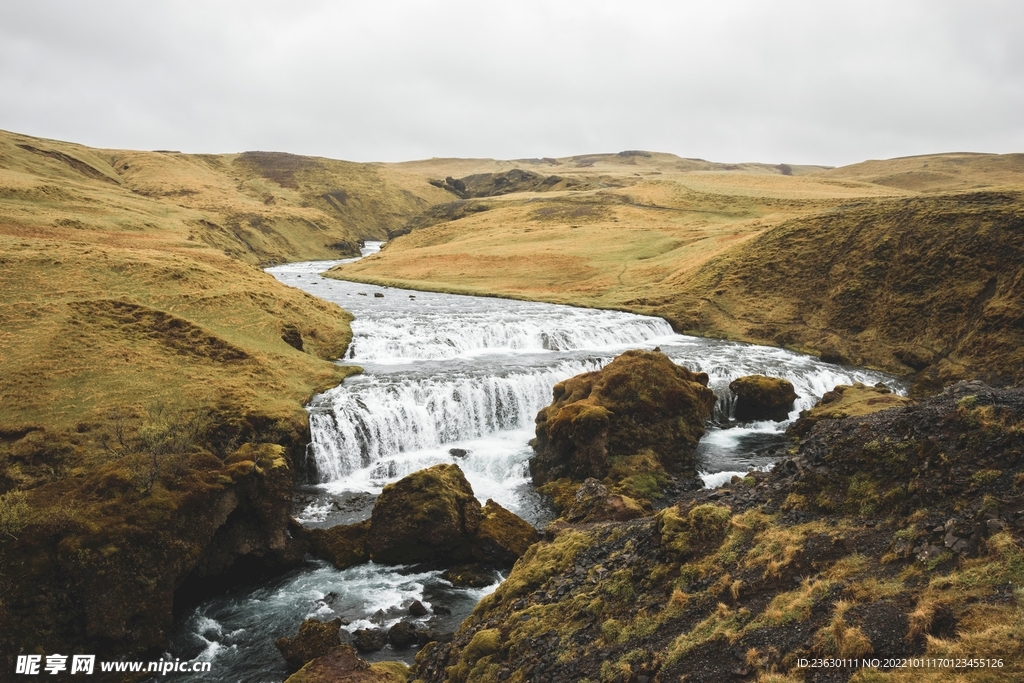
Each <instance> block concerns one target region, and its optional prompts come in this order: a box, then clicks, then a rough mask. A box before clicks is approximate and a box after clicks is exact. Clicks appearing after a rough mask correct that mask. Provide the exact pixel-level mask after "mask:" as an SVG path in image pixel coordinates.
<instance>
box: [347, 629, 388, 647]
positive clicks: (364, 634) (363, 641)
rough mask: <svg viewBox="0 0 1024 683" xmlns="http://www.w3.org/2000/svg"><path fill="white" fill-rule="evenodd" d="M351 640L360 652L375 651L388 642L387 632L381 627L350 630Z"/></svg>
mask: <svg viewBox="0 0 1024 683" xmlns="http://www.w3.org/2000/svg"><path fill="white" fill-rule="evenodd" d="M352 642H353V644H354V645H355V646H356V649H357V650H359V651H360V652H376V651H377V650H383V649H384V646H385V645H387V644H388V632H387V631H385V630H384V629H382V628H359V629H356V630H355V631H353V632H352Z"/></svg>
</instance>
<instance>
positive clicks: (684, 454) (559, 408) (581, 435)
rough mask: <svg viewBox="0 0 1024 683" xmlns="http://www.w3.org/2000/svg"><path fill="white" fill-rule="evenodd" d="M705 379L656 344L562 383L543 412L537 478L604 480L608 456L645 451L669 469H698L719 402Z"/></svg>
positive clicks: (534, 465)
mask: <svg viewBox="0 0 1024 683" xmlns="http://www.w3.org/2000/svg"><path fill="white" fill-rule="evenodd" d="M707 383H708V377H707V375H706V374H705V373H694V372H690V371H689V370H687V369H686V368H684V367H681V366H679V365H676V364H675V363H673V362H672V361H671V360H670V359H669V357H668V356H666V355H665V354H663V353H660V352H657V351H627V352H625V353H623V354H622V355H620V356H618V357H617V358H616V359H615V360H613V361H612V362H611V363H609V364H608V365H607V366H606V367H605V368H603V369H601V370H598V371H595V372H587V373H584V374H582V375H577V376H576V377H572V378H570V379H567V380H565V381H564V382H559V383H558V384H556V385H555V388H554V400H553V402H552V403H551V405H550V406H548V407H547V408H544V409H543V410H541V411H540V412H539V413H538V414H537V438H536V439H535V440H534V442H533V448H534V452H535V455H534V457H533V458H531V459H530V473H531V474H532V475H533V480H534V483H535V484H536V485H538V486H540V485H543V484H545V483H547V482H549V481H553V480H555V479H559V478H562V477H567V478H569V479H572V480H575V481H583V480H584V479H586V478H588V477H594V478H597V479H603V478H604V477H605V476H606V474H607V472H608V468H609V458H611V457H614V456H622V455H631V454H634V453H637V452H640V451H642V450H650V451H651V452H652V453H653V454H655V456H656V457H657V459H658V461H659V462H660V463H661V465H662V466H663V467H664V468H665V470H667V471H669V472H675V473H691V472H693V471H694V469H695V462H694V452H695V451H696V448H697V442H698V441H699V440H700V437H702V436H703V435H704V421H705V420H707V419H708V418H709V417H710V416H711V411H712V409H713V407H714V403H715V395H714V393H713V392H712V391H711V390H710V389H708V388H707Z"/></svg>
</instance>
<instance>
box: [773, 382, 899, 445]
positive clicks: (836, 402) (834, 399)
mask: <svg viewBox="0 0 1024 683" xmlns="http://www.w3.org/2000/svg"><path fill="white" fill-rule="evenodd" d="M912 403H914V401H913V399H910V398H907V397H906V396H900V395H899V394H894V393H893V392H892V390H891V389H889V387H887V386H885V385H884V384H876V385H875V386H873V387H869V386H867V385H866V384H861V383H860V382H856V383H854V384H853V385H845V384H840V385H837V386H836V387H835V388H834V389H832V390H831V391H826V392H825V394H824V395H823V396H822V397H821V400H820V401H818V404H817V405H816V406H814V407H813V408H811V409H810V410H803V411H801V412H800V418H799V419H798V420H797V421H796V422H794V423H793V424H792V425H790V427H789V429H788V430H787V432H788V433H789V434H790V435H796V436H805V435H806V434H807V433H808V432H810V431H811V427H813V426H814V425H815V424H817V422H818V421H819V420H822V419H833V420H834V419H841V418H844V417H856V416H859V415H870V414H871V413H877V412H878V411H880V410H887V409H889V408H895V407H898V406H907V405H911V404H912Z"/></svg>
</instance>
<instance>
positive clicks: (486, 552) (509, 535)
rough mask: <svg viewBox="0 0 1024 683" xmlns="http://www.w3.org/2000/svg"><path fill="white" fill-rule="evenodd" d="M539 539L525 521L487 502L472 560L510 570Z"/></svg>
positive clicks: (482, 511) (475, 538) (476, 537)
mask: <svg viewBox="0 0 1024 683" xmlns="http://www.w3.org/2000/svg"><path fill="white" fill-rule="evenodd" d="M539 540H540V535H539V534H538V533H537V530H536V529H534V528H533V527H532V526H531V525H530V524H529V523H528V522H526V521H525V520H523V519H522V518H520V517H518V516H517V515H515V514H513V513H511V512H509V511H508V510H506V509H505V508H503V507H501V506H500V505H498V504H497V503H495V502H494V501H493V500H490V499H488V500H487V504H486V505H485V506H484V508H483V510H481V518H480V524H479V525H478V526H477V528H476V535H475V536H474V538H473V557H475V558H476V559H477V560H478V561H480V562H483V563H485V564H490V565H495V566H499V567H501V566H504V567H511V566H512V565H513V564H515V563H516V560H518V559H519V558H520V557H522V556H523V553H525V552H526V549H527V548H529V547H530V546H531V545H533V544H534V543H536V542H537V541H539Z"/></svg>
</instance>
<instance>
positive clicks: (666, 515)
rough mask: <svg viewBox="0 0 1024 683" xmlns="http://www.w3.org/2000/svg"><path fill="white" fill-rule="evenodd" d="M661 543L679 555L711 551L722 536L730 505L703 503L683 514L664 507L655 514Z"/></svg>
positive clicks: (726, 526) (723, 536)
mask: <svg viewBox="0 0 1024 683" xmlns="http://www.w3.org/2000/svg"><path fill="white" fill-rule="evenodd" d="M657 519H658V524H659V531H660V532H661V537H662V541H661V543H662V545H663V546H665V547H666V548H667V549H669V550H671V551H672V552H674V553H676V554H678V555H689V554H692V553H694V552H699V551H701V550H714V549H716V548H717V547H718V545H719V544H720V543H721V541H722V540H723V539H724V538H725V532H726V530H727V529H728V528H729V521H730V519H731V513H730V511H729V508H727V507H722V506H719V505H714V504H711V503H705V504H704V505H698V506H696V507H694V508H693V509H691V510H690V511H689V512H688V513H686V514H685V515H683V514H682V511H681V510H679V508H678V507H670V508H665V509H664V510H662V511H661V512H660V513H658V515H657Z"/></svg>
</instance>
